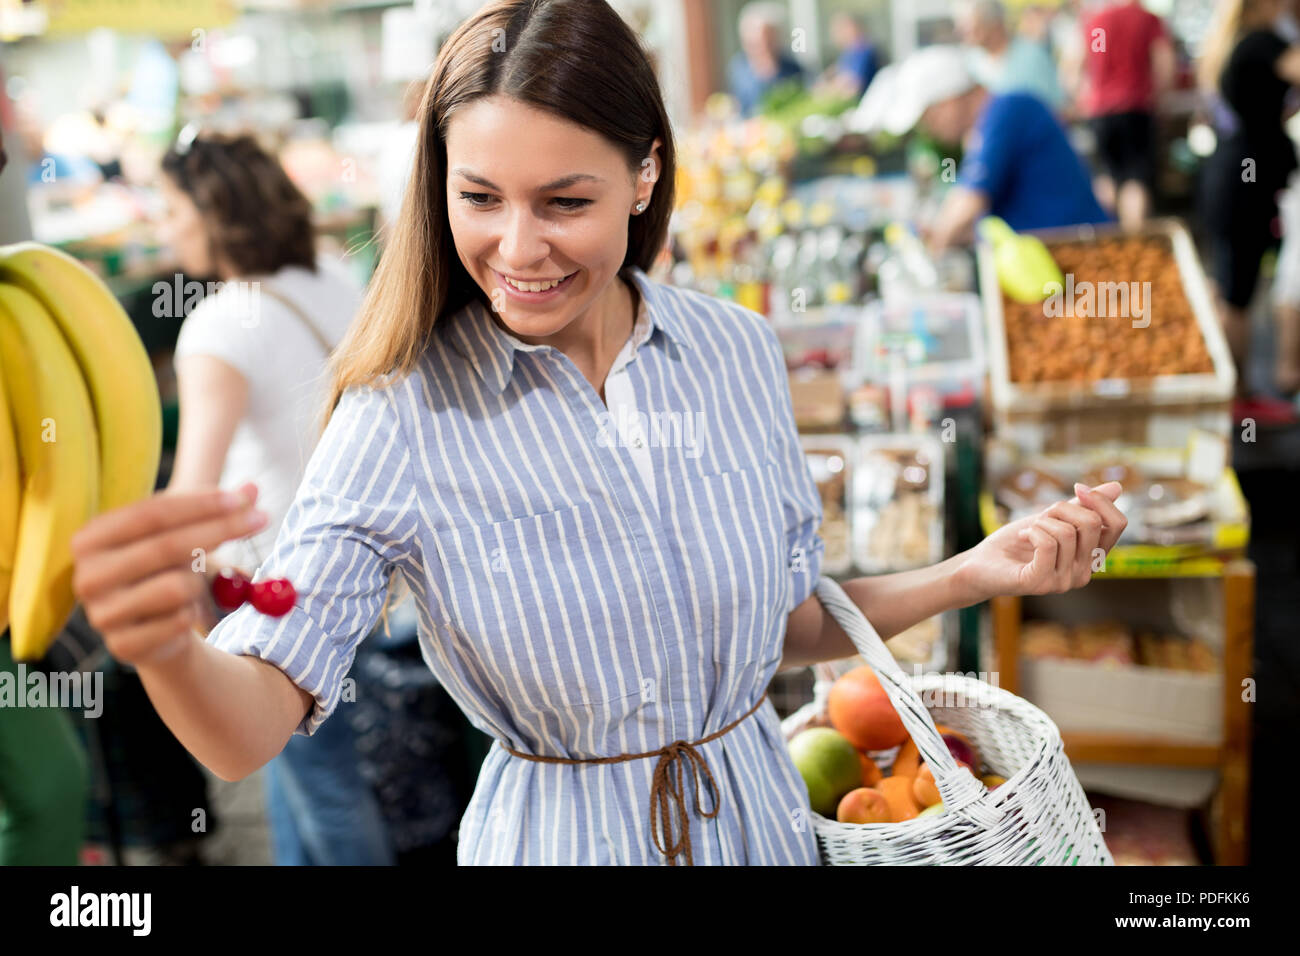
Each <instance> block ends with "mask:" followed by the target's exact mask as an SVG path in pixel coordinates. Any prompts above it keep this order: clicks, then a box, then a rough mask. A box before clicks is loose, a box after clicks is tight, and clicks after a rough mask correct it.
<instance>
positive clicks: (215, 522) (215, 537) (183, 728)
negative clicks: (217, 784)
mask: <svg viewBox="0 0 1300 956" xmlns="http://www.w3.org/2000/svg"><path fill="white" fill-rule="evenodd" d="M244 492H245V494H244V495H243V496H242V497H241V496H236V495H230V494H226V493H224V492H221V491H218V490H215V489H214V490H210V491H202V492H195V493H192V494H190V493H175V492H158V493H157V494H155V495H153V496H152V497H151V498H147V499H145V500H144V501H141V502H137V503H136V504H133V505H127V506H125V507H122V508H118V509H115V510H113V511H110V512H106V513H105V514H102V515H100V516H98V517H97V518H95V519H93V520H92V521H91V522H90V523H89V524H87V525H86V526H85V527H84V528H82V529H81V530H80V531H78V532H77V534H76V535H75V536H74V537H73V539H72V551H73V556H74V558H75V561H76V567H75V571H74V574H73V590H74V591H75V593H76V595H77V598H78V600H80V601H81V603H82V605H83V607H84V608H85V611H86V618H87V620H88V621H89V622H90V624H91V626H92V627H94V628H95V630H97V631H99V632H100V633H101V634H102V635H103V637H104V644H105V646H106V647H107V648H108V651H109V653H110V654H112V655H113V656H114V657H115V658H117V659H118V660H120V661H124V662H126V663H129V664H132V665H134V666H135V668H136V670H137V672H138V673H139V675H140V679H141V681H142V682H143V684H144V686H145V690H146V691H147V692H148V694H149V698H150V700H151V701H153V704H154V707H155V708H157V710H158V713H159V715H160V716H161V717H162V719H163V722H164V723H166V724H167V726H168V727H169V728H170V729H171V731H172V732H173V733H174V734H175V735H176V737H177V739H178V740H180V742H181V743H182V744H184V745H185V747H186V749H188V750H189V751H190V753H192V754H194V756H195V757H196V758H197V759H198V760H199V761H200V762H202V763H203V765H204V766H206V767H208V768H209V769H210V770H211V771H212V772H213V773H215V774H217V776H219V777H221V778H223V779H225V780H238V779H240V778H242V777H245V776H247V775H248V774H250V773H252V772H253V771H254V770H256V769H257V768H258V767H261V766H262V765H263V764H265V763H266V762H267V761H268V760H270V759H271V758H272V757H274V756H275V755H276V754H277V753H279V752H280V751H281V750H282V749H283V748H284V745H285V743H286V742H287V741H288V740H289V737H290V736H291V735H292V734H293V732H294V730H295V728H296V727H297V726H298V724H299V722H300V721H301V720H302V719H303V717H304V715H306V714H307V713H308V712H309V711H310V709H311V706H312V702H313V701H312V697H311V695H310V694H308V693H307V692H305V691H302V690H299V689H298V687H297V686H296V685H295V684H294V683H293V682H292V681H291V680H290V679H289V678H288V677H287V676H285V674H284V673H282V672H281V671H280V670H278V669H277V668H276V667H274V666H272V665H270V664H267V663H265V662H264V661H261V660H257V659H255V658H252V657H242V656H236V655H234V654H229V653H227V652H225V651H223V650H220V649H219V648H217V647H214V646H212V645H209V644H206V643H204V642H203V641H202V640H200V639H199V638H198V637H197V636H196V635H195V633H194V631H193V626H194V624H195V623H196V620H197V614H196V607H197V605H198V603H199V601H200V600H202V599H203V598H205V597H206V593H205V589H206V583H205V581H204V578H203V577H202V576H201V575H198V574H195V573H193V572H192V571H191V570H190V561H191V554H192V553H193V549H194V548H202V549H204V550H212V549H214V548H216V547H217V546H218V545H220V544H221V543H222V542H224V541H229V540H232V539H235V538H239V537H242V536H244V535H246V534H249V533H252V532H254V531H256V530H257V529H259V528H261V527H262V526H264V525H265V524H266V515H265V514H264V513H262V512H260V511H256V510H254V509H253V507H252V505H253V501H254V500H255V499H256V489H255V488H252V486H245V489H244Z"/></svg>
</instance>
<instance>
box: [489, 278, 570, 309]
mask: <svg viewBox="0 0 1300 956" xmlns="http://www.w3.org/2000/svg"><path fill="white" fill-rule="evenodd" d="M492 271H493V272H494V273H495V274H496V277H497V278H498V279H500V280H501V284H500V286H498V288H501V289H504V290H505V292H506V295H507V296H509V297H510V298H511V299H514V300H516V301H518V302H520V303H522V304H525V305H535V304H540V303H543V302H546V303H549V302H552V301H554V300H555V299H557V298H559V297H560V296H562V295H564V294H565V293H566V292H567V291H568V290H569V289H570V288H571V287H572V285H573V277H574V276H576V275H577V274H578V272H576V271H575V272H570V273H569V274H568V275H564V276H559V277H557V278H550V279H541V278H523V277H516V276H509V275H506V274H505V273H504V272H501V271H499V270H497V269H493V270H492Z"/></svg>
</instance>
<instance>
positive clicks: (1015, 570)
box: [958, 481, 1128, 603]
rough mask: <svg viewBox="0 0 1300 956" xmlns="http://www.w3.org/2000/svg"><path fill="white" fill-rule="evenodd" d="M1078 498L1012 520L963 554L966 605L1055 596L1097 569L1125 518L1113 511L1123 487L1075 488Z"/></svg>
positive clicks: (1082, 582) (1113, 484)
mask: <svg viewBox="0 0 1300 956" xmlns="http://www.w3.org/2000/svg"><path fill="white" fill-rule="evenodd" d="M1074 490H1075V494H1076V495H1077V497H1075V498H1071V499H1070V500H1069V501H1058V502H1057V503H1056V504H1054V505H1051V506H1050V507H1048V508H1045V509H1044V510H1043V511H1041V512H1040V513H1039V514H1036V515H1030V516H1028V517H1026V518H1021V519H1020V520H1018V521H1013V522H1012V523H1011V524H1008V525H1005V526H1003V527H1001V528H999V529H998V530H997V531H995V532H993V533H992V534H991V535H989V536H988V537H987V538H985V539H984V540H983V541H981V542H980V543H979V544H978V545H976V546H975V547H974V548H972V549H971V550H970V551H969V552H967V556H966V560H965V561H963V562H962V564H961V566H960V569H959V572H958V573H959V574H960V575H961V577H962V578H963V579H964V580H963V590H964V591H966V592H967V594H968V596H969V597H973V600H972V601H971V603H978V602H980V601H984V600H987V599H988V598H991V597H995V596H997V595H999V594H1006V595H1021V594H1060V593H1063V592H1065V591H1071V590H1073V589H1074V588H1081V587H1083V586H1084V585H1085V584H1087V583H1088V582H1089V581H1090V580H1092V573H1093V571H1094V570H1100V568H1101V567H1102V566H1103V565H1104V563H1105V556H1106V554H1108V553H1109V552H1110V549H1111V548H1112V547H1114V545H1115V542H1116V541H1117V540H1119V536H1120V534H1121V533H1122V532H1123V531H1124V528H1125V527H1126V526H1127V525H1128V519H1127V518H1125V517H1124V515H1123V514H1121V513H1120V510H1119V509H1118V508H1116V507H1115V499H1116V498H1118V497H1119V495H1120V492H1122V491H1123V488H1122V487H1121V486H1120V484H1119V482H1117V481H1108V482H1106V483H1105V484H1104V485H1098V486H1097V487H1096V488H1088V487H1087V486H1086V485H1081V484H1076V485H1075V486H1074Z"/></svg>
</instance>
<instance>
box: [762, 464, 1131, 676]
mask: <svg viewBox="0 0 1300 956" xmlns="http://www.w3.org/2000/svg"><path fill="white" fill-rule="evenodd" d="M1122 490H1123V489H1122V488H1121V487H1120V485H1119V483H1118V482H1114V481H1112V482H1107V483H1106V484H1104V485H1098V486H1097V487H1096V488H1092V489H1089V488H1087V487H1085V486H1084V485H1075V492H1076V494H1077V497H1075V498H1071V499H1070V500H1069V501H1060V502H1057V503H1056V504H1054V505H1052V506H1051V507H1049V508H1046V509H1044V510H1043V511H1042V512H1041V513H1039V514H1037V515H1030V516H1029V517H1026V518H1021V519H1020V520H1019V521H1014V522H1012V523H1011V524H1008V525H1005V526H1004V527H1002V528H999V529H998V530H997V531H995V532H994V533H993V534H991V535H989V536H988V537H987V538H985V539H984V540H983V541H981V542H980V543H979V544H978V545H976V546H975V547H974V548H971V549H970V550H969V551H965V552H963V553H961V554H958V555H955V556H954V557H951V558H949V559H948V560H946V561H943V562H941V563H939V564H936V565H934V566H932V567H929V568H921V569H920V570H917V571H904V572H901V573H898V574H886V575H880V576H876V577H863V578H854V579H853V580H851V581H849V582H847V583H846V584H845V585H844V593H845V594H847V595H848V596H849V598H850V599H851V600H852V601H853V603H855V604H856V605H857V606H858V607H859V608H861V610H862V614H863V616H864V617H866V619H867V620H868V621H870V622H871V626H872V627H874V628H875V629H876V632H877V633H878V634H879V635H880V636H881V638H882V639H884V640H889V638H891V637H893V636H894V635H896V634H899V633H901V632H903V631H905V630H907V629H908V628H909V627H911V626H912V625H914V624H918V623H920V622H921V621H924V620H926V619H927V618H930V617H933V616H934V615H935V614H939V613H942V612H943V611H948V610H953V609H955V608H962V607H969V606H970V605H972V604H978V603H979V602H981V601H985V600H988V599H989V598H991V597H995V596H997V595H999V594H1052V593H1062V592H1064V591H1069V590H1072V589H1074V588H1079V587H1083V586H1084V585H1085V584H1087V583H1088V582H1089V581H1090V580H1091V579H1092V572H1093V570H1094V569H1096V568H1097V567H1098V566H1099V564H1104V561H1105V556H1106V554H1107V553H1108V552H1109V551H1110V549H1111V548H1112V547H1114V545H1115V542H1116V541H1117V540H1119V536H1120V534H1121V533H1123V531H1124V528H1125V527H1126V526H1127V524H1128V521H1127V519H1126V518H1125V517H1124V516H1123V514H1121V513H1120V511H1119V509H1118V508H1116V507H1115V504H1114V502H1115V499H1116V498H1118V497H1119V494H1120V492H1121V491H1122ZM856 653H857V650H856V649H855V648H854V647H853V644H852V642H851V641H850V640H849V637H848V635H847V634H845V633H844V630H843V629H842V628H841V627H840V626H839V625H838V624H837V623H836V622H835V620H834V618H832V617H831V616H830V614H829V613H827V611H826V609H825V608H824V607H823V605H822V603H821V602H820V601H819V600H818V599H817V595H816V594H813V595H812V596H810V597H809V598H808V599H807V600H806V601H804V602H803V603H802V604H800V605H799V606H798V607H796V608H795V609H794V611H792V612H791V614H790V617H789V620H788V623H787V628H786V637H785V649H784V653H783V656H782V659H781V665H780V669H781V670H785V669H787V668H793V667H803V666H807V665H808V664H815V663H817V662H818V661H833V660H840V659H843V658H845V657H852V656H853V655H854V654H856Z"/></svg>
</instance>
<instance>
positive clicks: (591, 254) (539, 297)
mask: <svg viewBox="0 0 1300 956" xmlns="http://www.w3.org/2000/svg"><path fill="white" fill-rule="evenodd" d="M446 145H447V217H448V219H449V220H450V223H451V234H452V238H453V240H454V241H455V244H456V254H457V255H458V256H459V257H460V261H461V263H462V264H463V265H464V266H465V269H466V271H468V272H469V274H470V275H471V276H473V278H474V281H475V282H476V283H478V286H479V288H481V289H482V290H483V292H484V294H486V295H487V297H488V300H489V301H490V302H491V303H492V306H493V309H494V311H496V312H497V313H498V314H499V315H500V316H501V319H502V321H503V322H504V323H505V325H506V326H507V327H508V328H509V329H510V330H511V331H512V332H513V333H515V334H516V335H517V336H521V337H525V338H528V339H533V338H538V339H540V338H545V337H547V336H550V335H554V334H555V333H557V332H559V331H561V330H562V329H564V328H565V327H566V326H568V325H569V324H570V323H571V322H573V321H574V319H576V318H578V317H579V316H581V315H583V314H584V313H585V312H586V310H587V309H588V307H590V306H591V305H592V304H593V303H594V302H596V301H597V299H599V298H600V296H601V294H602V293H603V292H604V291H605V290H606V289H607V288H610V287H611V286H610V283H611V280H613V279H614V277H615V276H616V275H617V274H618V270H619V268H620V267H621V266H622V264H623V257H624V256H625V255H626V253H627V231H628V217H629V216H631V215H633V214H634V209H633V207H634V206H635V205H636V203H637V202H638V201H639V200H645V201H646V202H647V203H648V202H649V199H650V191H651V189H652V188H653V185H654V184H653V181H652V177H651V176H642V175H639V171H638V170H633V169H629V167H628V163H627V159H626V158H625V157H624V155H623V153H621V152H620V151H619V150H618V149H616V148H615V147H614V146H613V145H611V144H610V143H609V142H608V141H607V140H605V139H604V138H603V137H602V136H600V135H599V134H598V133H594V132H592V131H591V130H589V129H586V128H584V127H582V126H578V125H577V124H575V123H571V122H569V121H568V120H564V119H561V118H559V117H557V116H555V115H554V114H551V113H548V112H545V111H543V110H539V109H537V108H536V107H533V106H529V105H526V104H524V103H521V102H519V101H518V100H514V99H510V98H508V97H502V96H492V97H485V98H482V99H479V100H475V101H473V102H472V103H470V104H469V105H468V106H466V107H463V108H462V109H460V110H458V111H457V112H456V113H454V114H453V115H452V118H451V121H450V123H449V124H448V128H447V144H446ZM655 158H656V161H657V156H656V157H655ZM647 168H648V169H651V170H653V168H654V167H647ZM556 283H558V284H556Z"/></svg>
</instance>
